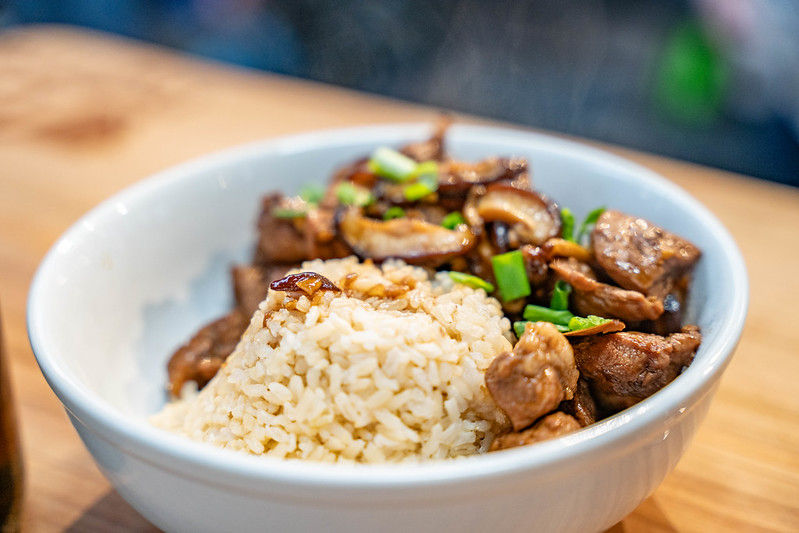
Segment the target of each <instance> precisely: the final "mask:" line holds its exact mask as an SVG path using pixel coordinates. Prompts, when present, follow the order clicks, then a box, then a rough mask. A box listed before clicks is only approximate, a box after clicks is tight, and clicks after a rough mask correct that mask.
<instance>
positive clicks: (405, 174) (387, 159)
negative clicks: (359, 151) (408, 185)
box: [369, 146, 417, 182]
mask: <svg viewBox="0 0 799 533" xmlns="http://www.w3.org/2000/svg"><path fill="white" fill-rule="evenodd" d="M416 167H417V163H416V161H414V160H413V159H411V158H410V157H408V156H406V155H404V154H401V153H399V152H398V151H396V150H392V149H391V148H387V147H385V146H381V147H380V148H378V149H377V150H375V151H374V152H373V153H372V158H371V159H369V170H371V171H372V172H374V173H375V174H377V175H378V176H380V177H382V178H386V179H390V180H392V181H397V182H404V181H408V180H409V179H411V178H412V177H413V172H414V171H415V170H416Z"/></svg>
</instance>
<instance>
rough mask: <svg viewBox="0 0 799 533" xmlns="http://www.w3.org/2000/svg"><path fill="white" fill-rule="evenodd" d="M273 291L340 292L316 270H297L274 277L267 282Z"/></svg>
mask: <svg viewBox="0 0 799 533" xmlns="http://www.w3.org/2000/svg"><path fill="white" fill-rule="evenodd" d="M269 288H270V289H272V290H273V291H284V292H289V293H304V294H306V295H308V296H313V295H314V294H316V293H317V292H319V291H333V292H341V289H339V288H338V287H337V286H336V285H334V284H333V282H332V281H330V280H329V279H327V278H326V277H324V276H323V275H321V274H317V273H316V272H298V273H296V274H289V275H288V276H286V277H284V278H280V279H276V280H275V281H273V282H272V283H270V284H269Z"/></svg>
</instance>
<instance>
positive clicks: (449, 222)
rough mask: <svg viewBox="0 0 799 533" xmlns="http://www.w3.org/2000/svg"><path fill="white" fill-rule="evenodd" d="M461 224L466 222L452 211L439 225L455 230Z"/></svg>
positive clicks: (456, 212) (461, 216)
mask: <svg viewBox="0 0 799 533" xmlns="http://www.w3.org/2000/svg"><path fill="white" fill-rule="evenodd" d="M461 224H466V220H465V219H464V218H463V215H461V214H460V213H459V212H458V211H453V212H452V213H449V214H448V215H447V216H445V217H444V220H442V221H441V225H442V226H444V227H445V228H447V229H455V228H456V227H458V226H460V225H461Z"/></svg>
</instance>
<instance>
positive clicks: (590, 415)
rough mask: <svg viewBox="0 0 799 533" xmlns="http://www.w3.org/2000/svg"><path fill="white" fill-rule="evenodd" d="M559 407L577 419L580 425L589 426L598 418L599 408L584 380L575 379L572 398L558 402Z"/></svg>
mask: <svg viewBox="0 0 799 533" xmlns="http://www.w3.org/2000/svg"><path fill="white" fill-rule="evenodd" d="M560 408H561V409H562V410H563V411H565V412H566V413H568V414H570V415H572V416H573V417H574V418H576V419H577V422H579V423H580V425H581V426H583V427H585V426H590V425H591V424H593V423H594V422H596V421H597V420H599V419H600V418H602V417H601V416H600V413H599V408H598V407H597V405H596V402H595V401H594V397H593V396H592V395H591V387H590V385H589V384H588V382H587V381H586V380H584V379H583V378H580V379H579V380H578V381H577V390H576V391H574V398H572V399H571V400H566V401H565V402H563V403H562V404H560Z"/></svg>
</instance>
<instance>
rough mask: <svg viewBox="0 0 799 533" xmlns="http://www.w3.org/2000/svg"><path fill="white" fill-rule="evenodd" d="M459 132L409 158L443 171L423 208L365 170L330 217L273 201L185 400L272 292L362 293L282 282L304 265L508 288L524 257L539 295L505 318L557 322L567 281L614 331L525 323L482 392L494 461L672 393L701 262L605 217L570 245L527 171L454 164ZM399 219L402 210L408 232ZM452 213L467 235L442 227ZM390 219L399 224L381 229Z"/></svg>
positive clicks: (684, 244) (688, 335)
mask: <svg viewBox="0 0 799 533" xmlns="http://www.w3.org/2000/svg"><path fill="white" fill-rule="evenodd" d="M448 124H449V120H442V121H441V122H440V123H439V124H438V127H437V129H436V131H435V133H434V135H433V136H432V137H431V138H429V139H427V140H424V141H421V142H415V143H411V144H408V145H406V146H404V147H401V148H399V149H398V150H399V151H400V152H401V153H403V154H404V155H406V156H408V157H410V158H411V159H413V160H414V161H416V162H429V161H435V162H437V180H438V182H437V190H435V192H431V193H429V194H427V195H426V196H424V197H423V198H421V199H418V200H414V201H411V200H409V199H408V198H407V197H406V194H405V185H406V183H405V182H397V181H394V180H392V179H385V178H383V177H381V176H378V175H377V174H376V173H375V171H374V170H373V166H372V165H370V161H369V158H368V157H362V158H360V159H358V160H355V161H353V162H352V163H350V164H348V165H345V166H343V167H342V168H340V169H338V170H337V171H336V172H335V174H334V175H333V176H332V178H331V179H330V180H329V182H328V186H327V189H326V191H325V193H324V195H323V197H322V199H321V200H320V201H319V204H318V205H316V204H313V203H309V202H308V201H306V200H304V199H302V198H300V197H287V196H285V195H283V194H280V193H272V194H267V195H266V196H264V198H263V199H262V205H261V213H260V216H259V218H258V221H257V226H258V237H257V243H256V247H255V253H254V255H253V257H252V264H250V265H238V266H236V267H234V268H233V269H232V272H231V274H232V280H233V288H234V294H235V298H236V306H235V308H234V309H233V310H232V311H231V312H230V313H228V314H227V315H225V316H224V317H222V318H220V319H219V320H216V321H214V322H212V323H210V324H208V325H206V326H204V327H203V328H202V329H201V330H200V331H198V332H197V333H196V334H195V336H194V337H192V338H191V339H190V340H189V341H188V342H187V343H186V344H185V345H183V346H182V347H180V349H178V350H177V351H176V352H175V354H174V355H173V357H172V359H171V360H170V362H169V366H168V370H169V377H170V385H169V390H170V392H171V393H172V394H173V395H177V394H179V392H180V390H181V388H182V387H183V385H184V384H185V383H186V381H195V382H197V384H198V386H199V387H202V386H204V385H205V384H206V383H207V382H208V381H209V380H210V379H211V378H212V377H213V376H214V374H215V373H216V371H217V370H218V369H219V368H220V367H221V366H222V364H223V363H224V360H225V358H226V357H227V356H228V355H229V354H230V353H231V352H232V351H233V349H234V348H235V346H236V344H237V342H238V339H239V338H240V336H241V334H242V333H243V332H244V330H245V329H246V327H247V325H248V323H249V320H250V317H251V316H252V315H253V313H254V312H255V311H256V310H257V308H258V306H259V305H260V303H261V302H262V301H263V300H264V298H265V297H266V295H267V292H268V290H269V289H270V286H271V289H272V290H279V291H285V292H286V294H287V296H288V297H287V298H286V300H285V302H286V306H287V307H289V308H290V305H291V304H292V300H293V299H295V298H298V297H300V296H302V295H306V296H309V297H313V296H314V295H315V294H318V293H319V292H320V291H339V290H344V291H346V292H347V294H350V293H351V292H352V291H351V290H350V288H349V287H348V285H349V283H350V281H351V280H349V281H348V280H347V279H345V280H343V281H342V282H341V283H342V287H341V289H339V287H337V286H336V285H335V284H333V283H332V282H331V281H330V280H328V279H326V278H324V277H322V276H319V275H318V274H315V273H313V272H301V273H298V274H292V275H288V276H287V275H286V273H287V272H288V271H289V270H296V269H297V267H298V266H299V264H300V263H301V262H302V261H305V260H309V259H332V258H338V257H346V256H348V255H352V254H355V255H357V256H358V257H360V258H361V259H363V260H372V261H383V260H385V259H389V258H397V259H402V260H404V261H406V262H409V263H412V264H415V265H419V266H423V267H425V268H427V269H429V270H431V271H432V270H452V271H459V272H464V273H468V274H472V275H474V276H477V277H479V278H482V279H483V280H485V281H487V282H490V283H493V284H494V285H498V284H497V281H496V279H495V276H494V271H493V266H492V258H493V257H494V256H496V255H498V254H503V253H507V252H513V251H516V250H519V251H520V252H521V255H522V260H523V263H524V269H525V273H526V275H527V280H528V281H529V284H530V295H529V296H527V297H525V298H518V299H515V300H513V301H509V302H504V301H503V302H501V303H502V306H503V310H504V312H505V314H506V316H507V317H508V318H509V319H511V320H521V318H522V315H523V310H524V306H525V305H526V304H537V305H541V306H544V307H548V306H549V305H550V302H551V298H552V294H553V288H554V286H555V284H556V282H557V281H558V280H563V281H565V282H566V283H568V284H569V285H570V286H571V293H570V294H569V296H568V297H567V300H568V302H567V304H568V305H567V307H568V312H570V313H573V314H574V315H579V316H583V317H586V316H588V315H597V316H599V317H603V318H606V319H610V321H608V322H601V323H600V324H599V325H597V326H592V327H590V328H586V329H584V330H571V331H568V332H566V333H565V334H562V333H560V332H558V331H557V328H556V327H555V326H554V325H552V324H549V323H544V322H538V323H535V324H528V325H527V327H526V328H527V329H526V330H525V333H524V334H523V335H522V337H521V338H520V339H519V340H518V342H517V343H516V345H515V346H514V348H513V350H512V351H511V352H508V353H505V354H503V355H501V356H499V357H497V358H496V359H495V360H494V361H493V362H492V363H491V365H490V366H489V368H488V369H487V371H486V374H485V382H486V387H487V388H488V390H489V392H490V394H491V397H492V398H493V401H494V402H495V404H496V405H497V407H499V408H500V409H501V410H502V411H503V412H504V413H505V414H506V415H507V416H508V418H509V420H510V421H511V424H512V426H513V429H514V430H515V432H512V433H508V434H506V435H502V436H500V437H498V438H497V439H496V440H495V441H494V443H493V444H492V446H491V450H499V449H504V448H509V447H513V446H521V445H525V444H531V443H534V442H539V441H541V440H545V439H548V438H554V437H556V436H559V435H562V434H565V433H568V432H571V431H575V430H576V429H579V428H580V427H585V426H588V425H590V424H593V423H595V422H597V421H599V420H601V419H602V418H603V417H605V416H608V415H610V414H613V413H614V412H617V411H619V410H621V409H624V408H626V407H629V406H631V405H633V404H635V403H636V402H638V401H640V400H642V399H644V398H646V397H648V396H650V395H651V394H653V393H655V392H657V391H658V390H659V389H661V388H662V387H664V386H665V385H667V384H668V383H669V382H671V381H672V380H673V379H675V378H676V377H677V376H678V375H679V373H680V372H681V371H682V369H683V368H684V367H685V366H687V365H689V364H690V363H691V361H692V359H693V356H694V353H695V352H696V350H697V348H698V346H699V343H700V341H701V335H700V334H699V330H698V328H697V327H696V326H683V311H684V309H685V306H686V302H687V298H688V293H689V288H690V283H691V275H692V271H693V268H694V266H695V265H696V263H697V261H698V260H699V258H700V255H701V252H700V251H699V249H698V248H697V247H696V246H694V245H693V244H692V243H690V242H689V241H687V240H686V239H683V238H682V237H679V236H677V235H674V234H673V233H670V232H669V231H666V230H665V229H663V228H660V227H658V226H656V225H654V224H652V223H651V222H649V221H647V220H644V219H642V218H640V217H636V216H631V215H626V214H624V213H620V212H618V211H614V210H608V211H604V212H603V213H602V214H601V215H600V216H599V217H598V219H597V220H596V224H595V225H594V228H593V230H592V231H591V233H590V236H591V239H590V245H588V244H587V243H586V242H585V241H582V240H581V239H580V238H579V237H576V238H575V237H574V236H572V235H564V234H562V233H563V228H562V223H561V211H560V209H559V208H558V206H557V204H556V203H555V202H553V201H552V200H550V199H548V198H547V197H546V196H545V195H543V194H541V193H540V192H538V191H536V190H534V188H533V186H532V181H531V178H530V168H529V164H528V162H527V161H526V160H525V159H522V158H518V157H489V158H486V159H483V160H481V161H477V162H464V161H458V160H454V159H452V158H451V157H450V156H449V155H448V154H447V152H446V149H445V148H446V146H445V144H446V143H445V131H446V128H447V125H448ZM511 155H512V154H511ZM345 182H347V183H351V184H353V185H356V186H358V187H362V188H365V189H368V191H369V193H370V194H371V197H370V199H369V202H367V205H364V206H361V207H354V206H350V205H343V204H342V203H341V202H340V200H339V195H338V193H337V187H338V186H339V185H341V184H342V183H345ZM276 208H280V209H282V213H283V215H285V213H287V212H288V213H293V212H296V213H300V214H299V215H297V216H292V215H291V214H289V215H288V216H289V218H285V217H284V216H275V212H276V210H275V209H276ZM392 208H393V209H392ZM398 208H399V209H398ZM389 209H392V211H393V212H397V211H399V212H400V213H401V214H400V215H398V216H399V218H392V216H394V215H391V213H389ZM453 211H454V212H457V213H459V214H460V215H461V216H462V217H463V219H464V220H465V223H462V224H450V223H448V227H444V226H443V224H444V221H445V220H446V219H447V217H448V215H450V214H451V213H452V212H453ZM278 214H280V212H278ZM387 215H391V216H389V218H390V220H384V217H385V216H387ZM456 220H457V219H456ZM577 222H578V223H579V221H577ZM453 226H454V227H453ZM409 288H410V287H409V286H404V285H401V284H400V285H397V286H392V287H386V288H385V289H384V290H383V291H382V292H380V293H379V294H378V293H375V294H368V295H366V296H368V297H372V296H377V297H381V298H383V297H385V298H391V297H396V296H397V295H399V294H404V293H405V292H407V290H409ZM494 295H495V296H497V297H499V296H500V295H499V294H498V293H497V292H495V293H494ZM622 330H623V331H622ZM578 378H579V379H578Z"/></svg>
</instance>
